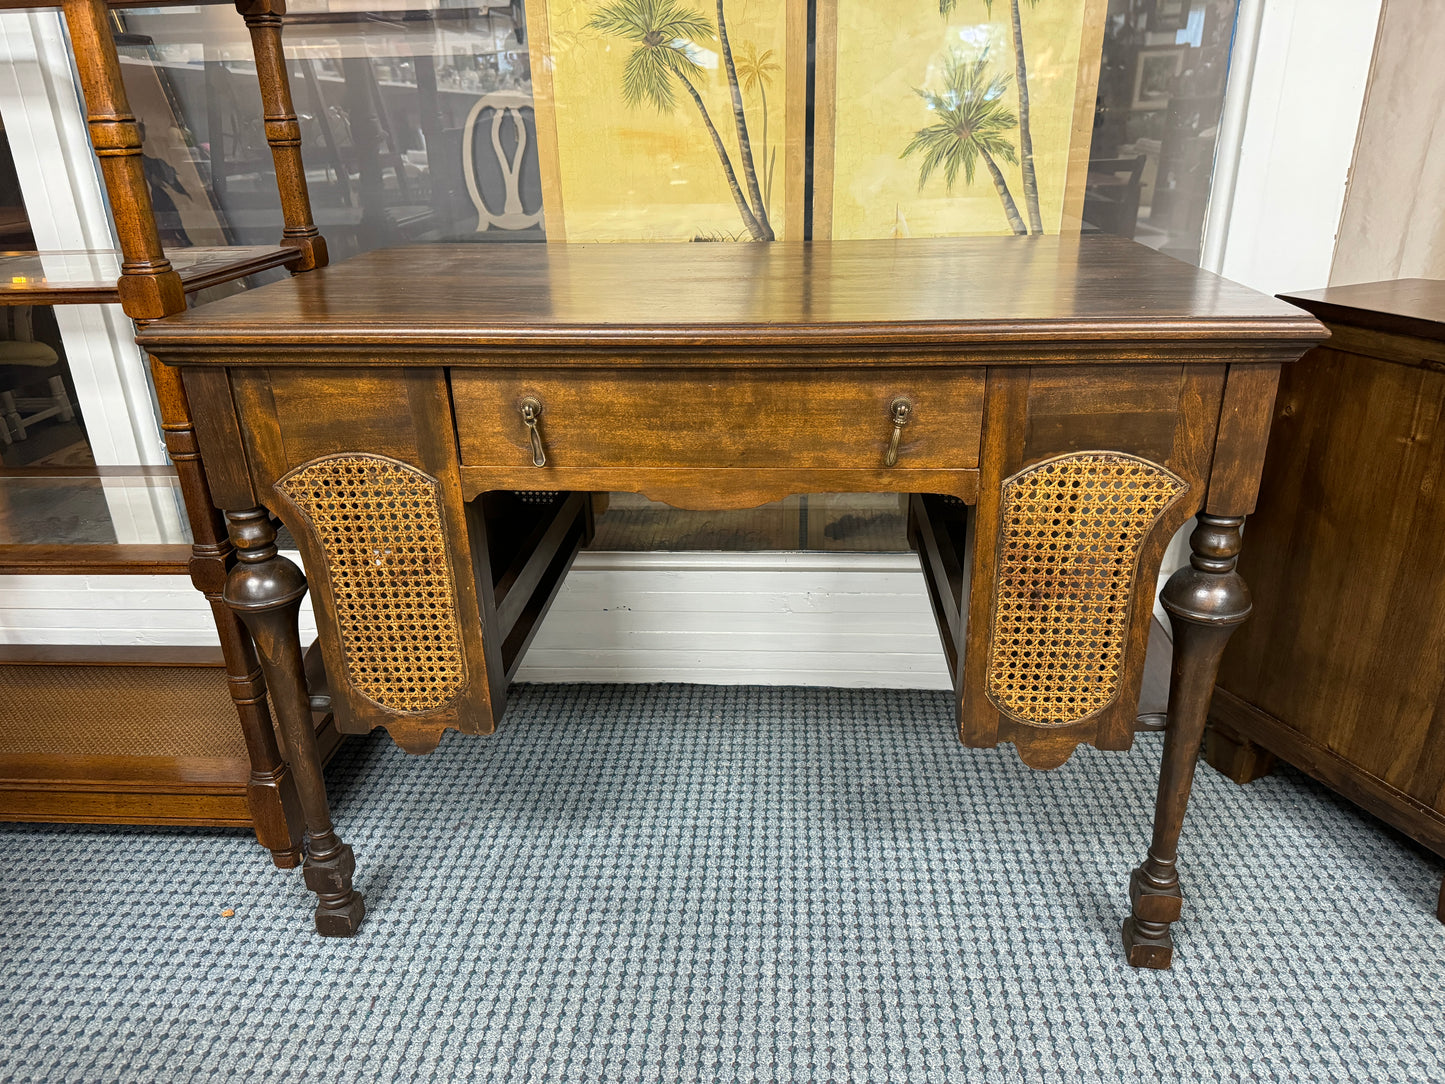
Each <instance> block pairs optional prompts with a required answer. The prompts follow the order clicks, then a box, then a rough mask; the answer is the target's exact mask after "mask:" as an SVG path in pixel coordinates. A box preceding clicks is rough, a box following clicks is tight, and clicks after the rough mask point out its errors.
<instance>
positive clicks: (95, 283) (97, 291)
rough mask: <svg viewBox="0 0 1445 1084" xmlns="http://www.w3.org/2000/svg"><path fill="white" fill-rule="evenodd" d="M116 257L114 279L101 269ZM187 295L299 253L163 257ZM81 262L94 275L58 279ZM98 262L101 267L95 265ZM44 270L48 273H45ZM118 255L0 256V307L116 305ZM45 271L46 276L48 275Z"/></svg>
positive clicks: (269, 248)
mask: <svg viewBox="0 0 1445 1084" xmlns="http://www.w3.org/2000/svg"><path fill="white" fill-rule="evenodd" d="M112 255H113V257H114V261H115V264H116V268H115V273H114V274H105V273H104V272H103V271H102V270H101V267H100V266H99V263H104V262H106V261H107V260H108V258H110V257H112ZM166 259H167V260H168V261H169V262H170V265H171V267H172V268H173V269H174V270H175V271H176V273H177V274H178V275H180V279H181V288H182V290H183V291H184V292H185V293H188V294H190V293H195V292H196V291H198V290H204V289H206V288H207V287H210V286H217V285H219V284H221V283H223V282H231V281H233V280H234V279H238V278H244V277H245V276H246V275H254V274H256V273H257V272H258V271H266V270H268V269H270V268H272V267H283V266H285V265H287V264H291V263H295V261H296V259H297V250H296V249H295V248H294V247H291V246H280V245H235V246H232V247H229V248H201V247H197V248H183V249H176V250H174V251H172V252H168V253H166ZM66 261H76V262H80V261H84V262H85V264H86V265H87V266H89V267H93V268H94V270H93V271H91V270H86V271H80V270H78V269H77V270H75V271H72V272H70V273H68V274H65V273H61V274H56V273H55V271H54V269H55V268H56V266H57V264H63V263H64V262H66ZM97 261H99V263H98V262H97ZM47 264H48V265H49V267H48V268H47ZM119 264H120V254H119V253H115V254H111V253H93V252H85V253H79V252H0V305H115V304H119V302H120V290H119V287H118V285H117V278H118V276H119V274H120V269H119ZM47 271H49V273H47Z"/></svg>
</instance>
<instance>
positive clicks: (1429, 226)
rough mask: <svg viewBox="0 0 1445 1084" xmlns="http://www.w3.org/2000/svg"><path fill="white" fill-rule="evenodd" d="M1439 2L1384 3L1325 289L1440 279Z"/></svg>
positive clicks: (1442, 109) (1443, 53) (1443, 213)
mask: <svg viewBox="0 0 1445 1084" xmlns="http://www.w3.org/2000/svg"><path fill="white" fill-rule="evenodd" d="M1442 57H1445V6H1442V4H1441V2H1440V0H1390V2H1389V5H1388V6H1387V8H1386V10H1385V15H1384V18H1383V20H1382V21H1381V24H1380V42H1379V48H1378V50H1377V51H1376V55H1375V67H1374V78H1373V80H1372V82H1371V85H1370V95H1369V101H1368V103H1367V104H1366V106H1365V116H1364V119H1363V120H1362V121H1361V123H1360V139H1359V143H1358V145H1357V146H1356V149H1355V162H1354V166H1353V168H1352V170H1351V173H1350V189H1349V192H1348V194H1347V195H1346V197H1345V212H1344V218H1343V221H1342V222H1341V224H1340V240H1339V244H1338V245H1337V246H1336V248H1335V256H1334V268H1333V270H1332V271H1331V273H1330V283H1331V285H1340V284H1344V283H1351V282H1379V281H1381V280H1383V279H1396V278H1434V279H1439V278H1445V123H1442V122H1441V115H1442V113H1445V64H1442V63H1441V58H1442Z"/></svg>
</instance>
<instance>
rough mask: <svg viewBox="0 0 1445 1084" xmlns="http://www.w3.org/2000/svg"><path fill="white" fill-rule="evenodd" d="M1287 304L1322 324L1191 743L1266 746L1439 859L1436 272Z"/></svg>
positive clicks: (1441, 615) (1441, 293)
mask: <svg viewBox="0 0 1445 1084" xmlns="http://www.w3.org/2000/svg"><path fill="white" fill-rule="evenodd" d="M1287 300H1289V301H1292V302H1294V303H1295V304H1297V305H1300V306H1302V307H1304V308H1306V309H1309V310H1310V311H1311V312H1313V313H1314V314H1315V315H1316V316H1318V317H1320V319H1322V320H1323V321H1324V322H1325V323H1326V324H1327V325H1328V326H1329V328H1330V331H1331V333H1332V337H1331V339H1330V341H1329V342H1328V343H1327V344H1326V345H1324V346H1321V347H1317V348H1316V349H1314V350H1312V351H1310V352H1309V353H1308V354H1306V355H1305V357H1304V358H1303V359H1302V360H1301V361H1300V362H1299V363H1298V364H1297V365H1295V366H1292V367H1289V368H1286V370H1285V373H1284V376H1283V379H1282V383H1281V386H1280V393H1279V398H1278V400H1277V402H1276V404H1275V411H1274V427H1273V430H1272V433H1271V437H1270V443H1269V452H1268V457H1267V459H1266V462H1265V472H1264V480H1263V485H1262V488H1261V490H1260V496H1259V511H1258V513H1257V514H1256V515H1255V516H1254V517H1253V518H1252V519H1251V520H1250V522H1249V526H1248V528H1247V531H1246V544H1245V547H1244V552H1243V555H1242V556H1241V558H1240V562H1239V569H1240V572H1241V573H1242V574H1243V575H1244V577H1245V579H1246V580H1247V581H1248V583H1249V584H1250V585H1251V587H1252V588H1253V590H1254V614H1253V616H1252V618H1251V619H1250V620H1249V621H1248V622H1247V623H1246V624H1245V625H1244V626H1243V627H1242V628H1241V629H1240V631H1239V633H1238V634H1237V635H1236V636H1235V637H1234V640H1233V642H1232V643H1231V644H1230V646H1229V649H1228V650H1227V651H1226V653H1225V656H1224V661H1223V665H1222V668H1221V670H1220V676H1219V681H1218V688H1217V689H1216V692H1215V697H1214V704H1213V708H1212V710H1211V713H1210V722H1211V730H1210V734H1209V737H1208V740H1207V742H1206V756H1207V757H1208V759H1209V761H1210V763H1211V764H1213V765H1214V766H1215V767H1216V768H1218V769H1219V770H1220V771H1222V772H1224V773H1225V774H1226V775H1229V776H1231V778H1234V779H1235V780H1236V781H1238V782H1248V781H1249V780H1251V779H1253V778H1257V777H1258V776H1259V775H1262V774H1264V773H1266V772H1267V771H1268V770H1269V768H1270V765H1271V762H1272V759H1273V756H1274V755H1278V756H1279V757H1282V758H1283V759H1285V760H1287V761H1289V762H1290V763H1292V764H1295V765H1297V766H1298V767H1299V768H1301V769H1302V770H1303V771H1305V772H1307V773H1308V774H1310V775H1311V776H1313V777H1314V778H1316V779H1318V780H1320V781H1321V782H1323V783H1325V784H1327V785H1328V786H1330V787H1333V788H1334V789H1335V790H1337V791H1339V792H1340V793H1341V794H1343V795H1345V796H1346V797H1347V798H1350V799H1351V800H1352V801H1355V802H1357V803H1359V804H1360V805H1361V806H1363V807H1364V808H1365V809H1368V810H1369V811H1370V812H1372V813H1374V814H1376V815H1377V816H1379V817H1381V818H1383V819H1384V820H1386V821H1388V822H1389V823H1390V824H1392V825H1394V826H1395V827H1397V828H1399V829H1400V830H1401V831H1403V832H1405V833H1407V834H1408V835H1410V836H1412V837H1413V838H1415V839H1416V840H1418V841H1419V842H1421V843H1423V844H1424V845H1425V846H1427V847H1429V848H1430V849H1431V850H1433V851H1435V852H1436V853H1437V854H1441V855H1445V550H1442V539H1445V491H1442V488H1441V487H1442V483H1445V282H1436V281H1428V280H1422V279H1413V280H1408V279H1407V280H1403V281H1399V282H1384V283H1372V284H1367V285H1359V286H1343V287H1334V288H1331V289H1328V290H1321V291H1318V292H1315V293H1306V294H1297V295H1292V296H1290V297H1288V298H1287ZM1439 906H1440V915H1441V919H1442V921H1445V886H1442V896H1441V900H1440V905H1439Z"/></svg>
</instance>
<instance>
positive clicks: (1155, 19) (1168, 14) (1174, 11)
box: [1149, 0, 1189, 34]
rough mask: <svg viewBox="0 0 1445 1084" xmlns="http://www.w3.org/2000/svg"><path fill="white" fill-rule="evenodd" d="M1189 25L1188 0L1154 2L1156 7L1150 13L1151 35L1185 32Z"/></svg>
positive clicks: (1156, 0)
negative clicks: (1176, 31) (1172, 31)
mask: <svg viewBox="0 0 1445 1084" xmlns="http://www.w3.org/2000/svg"><path fill="white" fill-rule="evenodd" d="M1188 25H1189V3H1188V0H1154V7H1153V9H1152V10H1151V11H1150V12H1149V32H1150V33H1152V34H1158V33H1164V32H1167V31H1170V30H1183V29H1184V28H1185V27H1186V26H1188Z"/></svg>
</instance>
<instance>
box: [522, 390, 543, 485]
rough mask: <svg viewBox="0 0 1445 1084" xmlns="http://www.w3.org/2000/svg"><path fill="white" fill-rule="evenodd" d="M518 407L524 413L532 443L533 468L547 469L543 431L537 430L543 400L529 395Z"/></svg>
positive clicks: (528, 436)
mask: <svg viewBox="0 0 1445 1084" xmlns="http://www.w3.org/2000/svg"><path fill="white" fill-rule="evenodd" d="M517 406H518V408H519V409H520V410H521V411H522V424H523V425H525V426H526V427H527V439H528V440H530V441H531V443H532V466H534V467H545V466H546V465H547V451H546V449H545V448H543V447H542V431H541V430H540V429H538V428H537V420H538V419H539V418H541V417H542V400H540V399H538V398H537V397H536V396H535V395H529V396H527V397H526V398H525V399H523V400H522V401H521V402H520V403H518V404H517Z"/></svg>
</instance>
